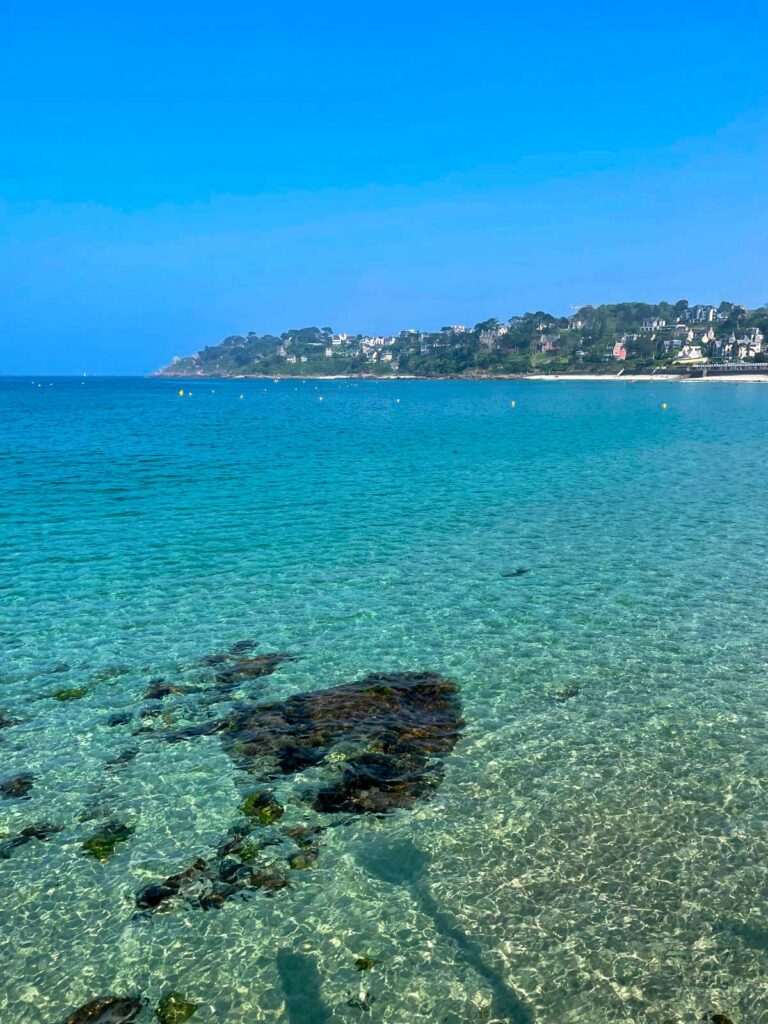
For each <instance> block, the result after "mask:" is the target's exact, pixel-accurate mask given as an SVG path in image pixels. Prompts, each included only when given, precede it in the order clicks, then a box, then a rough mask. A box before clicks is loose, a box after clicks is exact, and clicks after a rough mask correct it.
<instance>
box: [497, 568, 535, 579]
mask: <svg viewBox="0 0 768 1024" xmlns="http://www.w3.org/2000/svg"><path fill="white" fill-rule="evenodd" d="M530 571H531V570H530V569H513V570H512V571H511V572H503V573H502V574H501V578H502V579H505V580H515V579H517V577H518V576H525V574H526V573H528V572H530Z"/></svg>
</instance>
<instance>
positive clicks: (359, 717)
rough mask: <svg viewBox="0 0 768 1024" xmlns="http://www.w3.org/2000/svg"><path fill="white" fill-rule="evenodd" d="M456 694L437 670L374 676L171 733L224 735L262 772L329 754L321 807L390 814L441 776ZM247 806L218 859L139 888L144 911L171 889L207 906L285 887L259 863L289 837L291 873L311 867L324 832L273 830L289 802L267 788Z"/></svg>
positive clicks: (453, 733) (457, 711)
mask: <svg viewBox="0 0 768 1024" xmlns="http://www.w3.org/2000/svg"><path fill="white" fill-rule="evenodd" d="M263 657H266V656H263ZM458 693H459V690H458V687H457V686H456V684H455V683H453V682H451V681H450V680H449V679H445V678H443V677H442V676H440V675H437V674H435V673H432V672H403V673H392V674H388V675H371V676H367V677H366V678H365V679H363V680H362V681H360V682H356V683H347V684H344V685H342V686H336V687H333V688H332V689H328V690H321V691H318V692H316V693H300V694H297V695H295V696H293V697H289V698H288V699H287V700H283V701H278V702H275V703H272V704H263V705H257V704H241V705H238V706H236V707H235V708H234V709H233V711H232V712H231V713H230V714H229V715H227V716H226V717H224V718H221V719H218V720H214V721H211V722H206V723H203V724H202V725H198V726H192V727H190V728H188V729H185V730H183V731H181V732H176V733H171V734H170V735H169V736H168V737H167V739H168V740H169V741H170V742H175V741H179V740H183V739H189V738H191V737H193V736H203V735H213V734H219V735H220V736H221V739H222V743H223V746H224V749H225V750H226V751H227V753H229V755H230V756H231V757H232V759H233V760H234V761H235V763H236V764H237V765H238V766H239V767H241V768H243V769H245V770H247V771H249V772H252V773H254V774H256V775H260V776H261V777H262V778H263V779H265V780H266V779H268V778H274V777H275V776H276V775H279V774H284V775H291V774H294V773H297V772H301V771H303V770H304V769H305V768H308V767H314V766H320V767H322V766H323V765H324V762H327V761H330V762H332V763H331V764H328V765H327V766H326V767H327V768H328V769H329V770H328V771H327V774H326V781H325V782H324V784H322V785H321V787H320V788H319V790H318V791H316V792H315V793H314V796H312V795H310V796H306V795H305V794H302V799H303V800H305V801H306V800H309V801H310V802H311V803H312V806H313V808H314V810H316V811H319V812H321V813H334V814H335V813H338V812H346V813H348V814H349V813H352V814H362V813H374V814H383V813H386V812H387V811H390V810H392V809H394V808H397V807H405V808H407V807H411V806H412V805H413V804H414V802H415V801H416V800H418V799H419V798H421V797H423V796H425V795H427V794H428V793H429V792H430V791H431V790H433V789H434V788H435V787H436V786H437V785H438V784H439V782H440V780H441V778H442V768H441V766H440V763H439V759H441V758H443V757H445V756H446V755H447V754H449V753H450V752H451V751H452V750H453V748H454V746H455V745H456V742H457V740H458V738H459V735H460V733H461V729H462V726H463V724H464V723H463V721H462V719H461V703H460V700H459V696H458ZM330 755H333V756H332V757H330ZM240 810H241V812H242V813H243V815H245V817H246V821H245V822H241V823H240V824H238V825H235V826H233V827H232V828H231V829H230V831H229V834H228V836H227V839H226V840H225V841H224V842H223V843H222V844H221V845H220V846H219V848H218V849H217V851H216V855H215V857H213V858H212V859H210V860H203V859H198V860H196V861H195V862H194V863H193V864H192V866H191V867H190V868H188V869H187V870H186V871H182V872H180V873H179V874H176V875H171V876H170V877H168V878H166V879H165V880H164V881H163V882H159V883H153V884H151V885H147V886H145V887H144V888H143V889H142V890H141V891H140V892H139V893H138V894H137V896H136V905H137V907H138V908H139V910H143V911H150V912H151V911H154V910H156V909H157V908H158V907H160V906H161V905H162V904H165V903H166V902H167V901H169V900H172V899H173V898H174V897H181V898H182V899H185V900H186V901H187V902H188V903H191V904H193V905H196V906H198V907H200V908H202V909H204V910H208V909H212V908H214V907H220V906H222V905H223V904H224V903H225V902H226V901H227V900H228V899H230V898H231V897H233V896H246V895H248V893H249V892H250V891H253V890H262V891H265V892H266V893H267V894H268V895H269V894H271V893H273V892H275V891H276V890H278V889H282V888H285V887H286V886H287V885H288V884H289V883H288V881H287V880H286V878H285V877H284V875H283V874H282V872H281V871H280V870H278V869H276V868H275V867H274V866H270V865H264V864H262V865H259V864H258V863H254V862H256V861H258V859H259V855H260V852H261V851H262V850H263V849H265V848H266V847H267V846H274V845H275V844H279V843H281V842H283V841H284V840H285V839H287V840H291V841H292V842H293V843H294V844H295V847H294V850H293V852H291V853H289V854H288V855H287V856H286V858H285V860H286V862H287V865H288V867H289V868H290V869H291V870H292V871H305V870H307V869H308V868H311V867H312V866H313V865H314V863H315V861H316V860H317V857H318V853H319V836H320V833H321V831H322V830H321V829H320V828H317V827H314V828H312V827H309V826H307V825H302V824H299V825H294V826H291V827H289V828H284V829H282V830H281V831H280V830H277V829H275V827H274V826H275V823H276V822H277V821H279V820H280V818H281V817H282V815H283V812H284V808H283V806H282V805H281V804H280V803H279V802H278V801H277V799H276V797H275V796H274V794H273V793H272V792H271V791H270V790H268V789H257V790H255V791H253V792H251V793H249V794H247V795H246V797H245V799H244V801H243V803H242V804H241V807H240ZM337 823H338V822H337ZM257 831H258V834H257ZM281 835H282V837H284V839H282V840H281V838H280V836H281Z"/></svg>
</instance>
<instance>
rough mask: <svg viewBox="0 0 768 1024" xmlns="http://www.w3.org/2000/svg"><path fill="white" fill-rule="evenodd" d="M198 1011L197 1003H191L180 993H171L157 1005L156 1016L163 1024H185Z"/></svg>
mask: <svg viewBox="0 0 768 1024" xmlns="http://www.w3.org/2000/svg"><path fill="white" fill-rule="evenodd" d="M195 1010H197V1003H190V1001H189V1000H188V999H185V998H184V996H183V995H182V994H181V993H180V992H169V993H168V995H167V996H163V998H162V999H161V1000H160V1002H159V1003H158V1004H157V1009H156V1010H155V1016H156V1017H157V1019H158V1020H159V1021H160V1022H161V1024H184V1021H185V1020H189V1018H190V1017H191V1016H192V1014H193V1013H194V1012H195Z"/></svg>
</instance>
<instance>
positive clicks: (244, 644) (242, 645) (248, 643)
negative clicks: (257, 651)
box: [229, 640, 256, 654]
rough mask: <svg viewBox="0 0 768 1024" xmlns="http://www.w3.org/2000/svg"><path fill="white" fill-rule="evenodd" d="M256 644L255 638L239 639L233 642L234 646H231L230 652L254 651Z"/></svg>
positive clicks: (243, 652)
mask: <svg viewBox="0 0 768 1024" xmlns="http://www.w3.org/2000/svg"><path fill="white" fill-rule="evenodd" d="M255 646H256V641H255V640H238V641H237V643H235V644H232V646H231V647H230V648H229V653H230V654H245V652H246V651H252V650H253V648H254V647H255Z"/></svg>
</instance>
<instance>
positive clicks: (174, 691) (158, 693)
mask: <svg viewBox="0 0 768 1024" xmlns="http://www.w3.org/2000/svg"><path fill="white" fill-rule="evenodd" d="M186 692H187V690H186V689H185V688H184V687H183V686H172V685H171V684H170V683H166V681H165V680H164V679H152V680H150V682H149V684H148V686H147V689H146V690H145V691H144V695H143V697H142V700H162V699H163V698H164V697H169V696H171V695H174V696H179V695H181V694H184V693H186Z"/></svg>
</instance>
